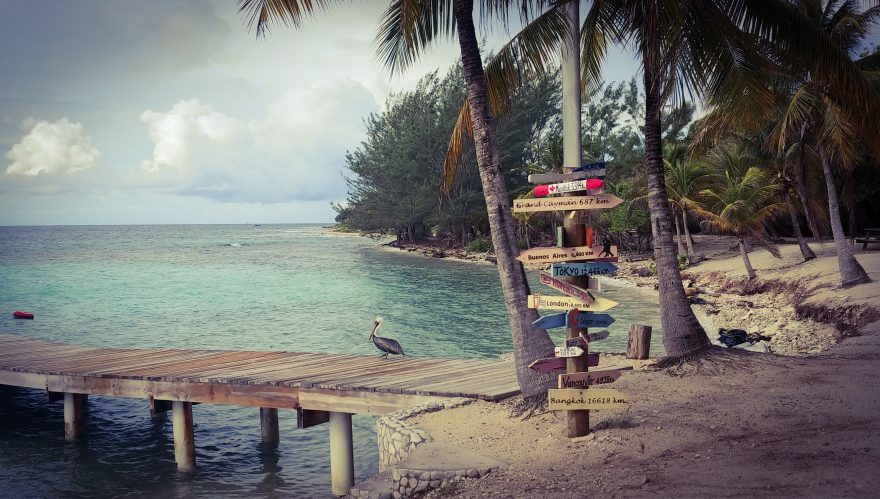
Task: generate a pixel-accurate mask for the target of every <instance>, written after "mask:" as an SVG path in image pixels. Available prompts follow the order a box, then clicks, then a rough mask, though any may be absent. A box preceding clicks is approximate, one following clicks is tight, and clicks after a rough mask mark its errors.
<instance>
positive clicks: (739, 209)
mask: <svg viewBox="0 0 880 499" xmlns="http://www.w3.org/2000/svg"><path fill="white" fill-rule="evenodd" d="M739 173H740V172H738V171H736V170H735V169H726V170H725V171H724V172H723V173H722V174H720V175H719V184H718V186H717V187H713V188H709V189H704V190H703V191H702V195H703V196H704V197H705V198H706V205H707V207H706V208H702V207H697V208H695V211H696V213H698V214H699V215H700V216H701V217H703V218H704V219H705V220H706V222H707V223H709V225H711V226H713V227H715V228H717V229H719V230H721V231H724V232H732V233H733V234H734V235H735V236H736V240H737V242H738V243H739V252H740V254H741V255H742V259H743V265H745V268H746V274H748V276H749V279H754V278H755V277H757V274H755V270H754V269H753V268H752V263H751V261H750V260H749V254H748V252H747V251H746V245H745V239H746V238H747V237H750V238H752V239H754V240H756V241H758V242H761V243H763V244H764V245H766V244H767V239H766V238H767V232H766V230H765V228H764V226H765V224H766V223H767V222H769V221H771V220H772V219H773V218H775V217H776V216H778V215H779V213H781V212H782V211H783V210H784V208H785V207H784V205H783V204H781V203H772V202H771V201H772V199H773V198H774V196H776V194H777V193H776V191H777V190H778V186H776V185H775V184H773V183H772V182H771V179H770V177H769V175H767V174H766V173H765V172H763V171H761V170H760V169H758V168H757V167H750V168H749V169H748V170H746V171H745V173H744V174H743V175H740V174H739ZM774 254H775V252H774Z"/></svg>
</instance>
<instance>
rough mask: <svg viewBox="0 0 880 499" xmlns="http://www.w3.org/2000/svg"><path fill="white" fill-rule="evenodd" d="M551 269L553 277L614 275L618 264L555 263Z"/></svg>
mask: <svg viewBox="0 0 880 499" xmlns="http://www.w3.org/2000/svg"><path fill="white" fill-rule="evenodd" d="M550 269H551V272H552V275H553V277H578V276H600V275H614V273H615V272H617V266H616V265H614V264H613V263H608V262H581V263H554V264H553V265H552V266H551V267H550Z"/></svg>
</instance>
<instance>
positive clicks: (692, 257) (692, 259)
mask: <svg viewBox="0 0 880 499" xmlns="http://www.w3.org/2000/svg"><path fill="white" fill-rule="evenodd" d="M681 224H682V225H684V240H685V241H687V255H688V265H693V264H695V263H697V253H696V252H695V251H694V238H693V237H692V236H691V231H690V229H688V214H687V210H685V209H684V208H682V209H681Z"/></svg>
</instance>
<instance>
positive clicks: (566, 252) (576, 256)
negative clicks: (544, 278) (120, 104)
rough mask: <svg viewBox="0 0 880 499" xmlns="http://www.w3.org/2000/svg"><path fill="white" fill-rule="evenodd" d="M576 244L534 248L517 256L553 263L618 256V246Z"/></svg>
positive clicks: (528, 261)
mask: <svg viewBox="0 0 880 499" xmlns="http://www.w3.org/2000/svg"><path fill="white" fill-rule="evenodd" d="M605 249H606V248H605V247H603V246H575V247H574V248H532V249H527V250H525V251H523V252H522V253H520V254H519V256H518V257H516V259H517V260H519V261H521V262H523V263H552V262H565V261H568V260H598V259H600V258H615V257H617V246H608V247H607V251H605Z"/></svg>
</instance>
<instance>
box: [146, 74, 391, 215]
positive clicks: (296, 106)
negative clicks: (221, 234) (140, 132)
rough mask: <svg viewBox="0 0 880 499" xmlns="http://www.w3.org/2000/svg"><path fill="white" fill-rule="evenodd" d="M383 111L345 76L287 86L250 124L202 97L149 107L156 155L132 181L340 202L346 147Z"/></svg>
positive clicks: (192, 191)
mask: <svg viewBox="0 0 880 499" xmlns="http://www.w3.org/2000/svg"><path fill="white" fill-rule="evenodd" d="M377 109H378V106H377V104H376V101H375V99H374V97H373V95H372V94H371V93H370V92H369V90H368V89H367V88H366V87H364V86H363V85H362V84H360V83H357V82H353V81H348V80H347V81H337V82H334V83H332V84H325V85H321V86H314V87H312V88H309V89H294V90H289V91H288V92H286V93H285V94H283V95H282V96H281V97H279V98H278V99H277V100H275V101H274V102H272V103H271V104H269V106H268V107H267V108H266V110H265V112H264V113H263V116H262V117H260V118H258V119H254V120H249V121H246V120H243V119H239V118H235V117H232V116H228V115H227V114H224V113H223V112H220V111H218V110H215V109H214V108H213V107H212V106H210V105H207V104H203V103H202V102H200V101H199V99H189V100H184V101H180V102H178V103H177V104H175V105H174V106H172V107H171V109H170V110H168V111H149V110H148V111H145V112H144V113H143V114H142V115H141V121H143V122H144V123H145V124H146V125H147V133H148V135H149V137H150V139H151V140H152V142H153V154H152V157H150V158H148V159H145V160H143V161H142V162H141V164H140V169H139V171H137V172H136V173H135V174H133V176H132V181H133V182H134V183H135V184H136V185H138V186H142V187H155V188H162V189H164V190H167V191H169V192H174V193H177V194H182V195H189V196H197V197H204V198H209V199H214V200H218V201H222V202H249V203H283V202H288V201H295V200H301V201H329V200H337V199H339V198H340V197H342V196H344V195H345V191H346V185H345V182H344V180H343V178H342V175H341V174H340V173H341V172H342V171H343V165H344V161H345V151H346V150H350V149H354V148H355V147H357V145H358V144H359V141H360V140H361V139H362V138H363V136H364V131H363V130H364V126H363V119H364V118H365V117H366V115H367V114H368V113H370V112H373V111H376V110H377Z"/></svg>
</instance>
